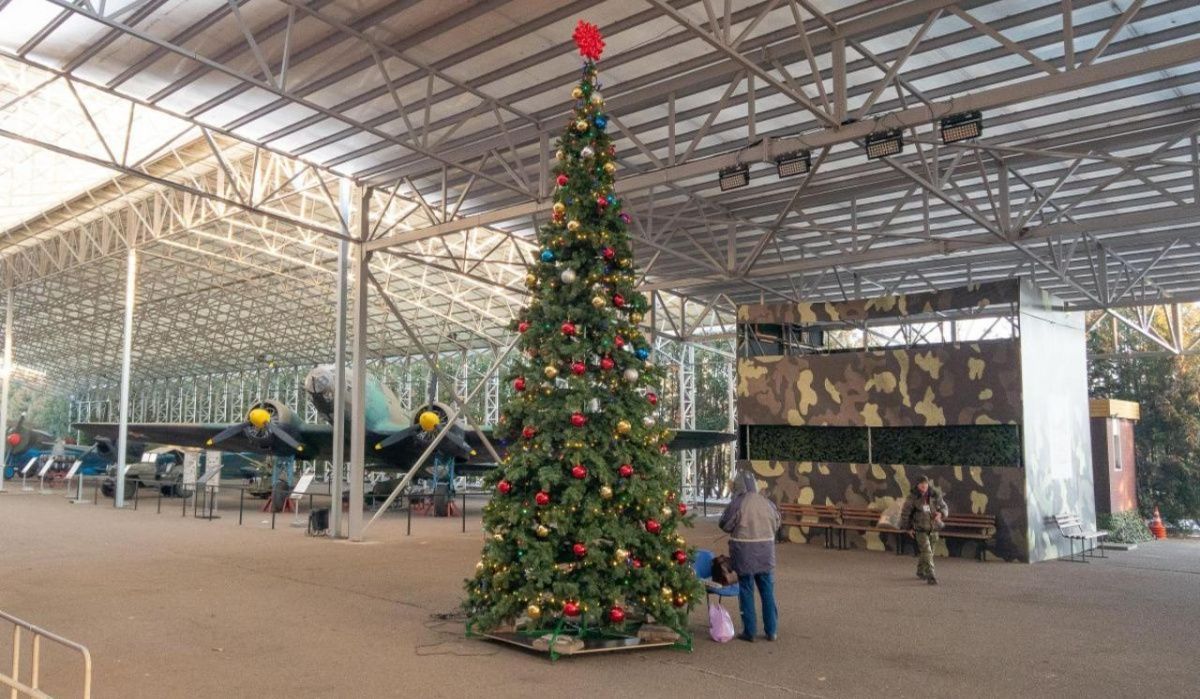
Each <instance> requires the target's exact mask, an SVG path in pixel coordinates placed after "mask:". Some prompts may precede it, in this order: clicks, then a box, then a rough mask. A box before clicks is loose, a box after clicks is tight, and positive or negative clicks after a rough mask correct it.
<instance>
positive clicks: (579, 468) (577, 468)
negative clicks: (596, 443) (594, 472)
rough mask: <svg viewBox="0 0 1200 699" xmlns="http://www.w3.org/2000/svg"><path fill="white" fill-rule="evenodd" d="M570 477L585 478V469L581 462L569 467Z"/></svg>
mask: <svg viewBox="0 0 1200 699" xmlns="http://www.w3.org/2000/svg"><path fill="white" fill-rule="evenodd" d="M571 477H572V478H575V479H577V480H583V479H584V478H587V469H586V468H584V467H583V464H575V465H574V466H572V467H571Z"/></svg>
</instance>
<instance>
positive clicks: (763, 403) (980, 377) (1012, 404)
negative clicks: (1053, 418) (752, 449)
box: [737, 340, 1021, 427]
mask: <svg viewBox="0 0 1200 699" xmlns="http://www.w3.org/2000/svg"><path fill="white" fill-rule="evenodd" d="M737 395H738V420H739V422H740V423H741V424H745V425H815V426H824V427H864V426H865V427H925V426H935V425H989V424H998V423H1009V424H1015V423H1019V422H1020V421H1021V368H1020V358H1019V353H1018V351H1017V345H1016V341H1015V340H992V341H987V342H974V343H965V344H956V345H936V346H932V347H925V348H919V349H889V350H878V351H866V352H839V353H835V354H810V355H800V356H776V357H752V358H745V357H743V358H740V359H739V360H738V385H737Z"/></svg>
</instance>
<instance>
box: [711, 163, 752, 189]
mask: <svg viewBox="0 0 1200 699" xmlns="http://www.w3.org/2000/svg"><path fill="white" fill-rule="evenodd" d="M717 176H718V182H719V183H720V185H721V191H722V192H728V191H729V190H731V189H738V188H739V187H745V186H746V185H748V184H750V166H749V165H744V164H743V165H730V166H729V167H727V168H724V169H723V170H721V171H720V172H719V173H718V175H717Z"/></svg>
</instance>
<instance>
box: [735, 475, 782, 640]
mask: <svg viewBox="0 0 1200 699" xmlns="http://www.w3.org/2000/svg"><path fill="white" fill-rule="evenodd" d="M731 485H732V490H733V501H732V502H730V503H729V507H727V508H725V513H724V514H722V515H721V522H720V527H721V530H722V531H724V532H727V533H728V534H729V557H730V558H732V559H733V569H734V571H735V572H736V573H737V574H738V606H739V607H740V608H741V611H742V633H741V635H740V636H738V638H740V639H742V640H743V641H750V642H753V641H754V636H755V634H756V633H757V632H758V615H757V614H756V613H755V609H754V588H755V587H756V586H757V587H758V595H759V597H761V598H762V610H763V631H765V632H766V634H767V640H768V641H774V640H775V639H776V638H777V637H778V621H779V610H778V609H777V608H776V606H775V579H774V571H775V532H776V531H778V530H779V510H778V509H777V508H776V507H775V503H773V502H771V501H770V500H769V499H768V498H767V497H766V496H765V495H762V494H761V493H759V492H758V481H757V480H756V479H755V478H754V474H753V473H751V472H749V471H742V472H740V473H738V474H737V475H736V476H735V477H734V480H733V483H732V484H731Z"/></svg>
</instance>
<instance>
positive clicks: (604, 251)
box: [600, 245, 617, 260]
mask: <svg viewBox="0 0 1200 699" xmlns="http://www.w3.org/2000/svg"><path fill="white" fill-rule="evenodd" d="M600 256H601V257H603V258H604V259H606V260H611V259H613V258H614V257H616V256H617V251H616V250H613V249H612V248H610V247H608V246H607V245H605V246H604V247H603V248H600Z"/></svg>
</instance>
